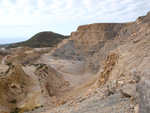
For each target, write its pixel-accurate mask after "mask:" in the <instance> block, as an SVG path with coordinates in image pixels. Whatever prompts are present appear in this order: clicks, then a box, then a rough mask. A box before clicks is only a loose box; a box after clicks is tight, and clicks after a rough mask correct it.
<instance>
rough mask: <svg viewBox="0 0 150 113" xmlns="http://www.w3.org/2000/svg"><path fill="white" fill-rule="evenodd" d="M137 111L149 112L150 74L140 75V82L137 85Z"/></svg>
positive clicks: (140, 112)
mask: <svg viewBox="0 0 150 113" xmlns="http://www.w3.org/2000/svg"><path fill="white" fill-rule="evenodd" d="M137 92H138V93H139V96H138V104H139V113H149V112H150V76H149V75H145V76H144V77H142V80H141V82H140V83H139V85H138V86H137Z"/></svg>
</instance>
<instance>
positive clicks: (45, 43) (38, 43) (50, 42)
mask: <svg viewBox="0 0 150 113" xmlns="http://www.w3.org/2000/svg"><path fill="white" fill-rule="evenodd" d="M68 37H69V36H63V35H60V34H57V33H53V32H40V33H37V34H35V35H34V36H33V37H31V38H30V39H29V40H27V41H24V42H19V43H15V44H12V45H10V46H9V47H11V48H15V47H19V46H29V47H33V48H36V47H37V48H39V47H54V46H56V45H57V44H58V43H60V42H61V41H62V40H63V39H65V38H68Z"/></svg>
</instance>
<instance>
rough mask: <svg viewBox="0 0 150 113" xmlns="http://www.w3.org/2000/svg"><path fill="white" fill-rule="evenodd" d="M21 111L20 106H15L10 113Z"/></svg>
mask: <svg viewBox="0 0 150 113" xmlns="http://www.w3.org/2000/svg"><path fill="white" fill-rule="evenodd" d="M20 111H21V109H20V108H18V107H16V108H15V109H14V110H13V111H11V112H10V113H19V112H20Z"/></svg>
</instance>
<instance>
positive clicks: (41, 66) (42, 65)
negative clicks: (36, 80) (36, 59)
mask: <svg viewBox="0 0 150 113" xmlns="http://www.w3.org/2000/svg"><path fill="white" fill-rule="evenodd" d="M44 66H46V64H39V65H38V67H37V68H36V71H37V70H39V69H41V68H43V67H44Z"/></svg>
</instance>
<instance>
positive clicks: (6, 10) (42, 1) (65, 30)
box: [0, 0, 150, 37]
mask: <svg viewBox="0 0 150 113" xmlns="http://www.w3.org/2000/svg"><path fill="white" fill-rule="evenodd" d="M148 11H150V2H149V0H122V1H121V0H0V20H1V21H0V25H1V26H0V29H3V28H5V27H4V26H7V27H9V26H10V29H11V28H12V26H13V27H14V28H17V29H18V28H19V27H20V28H21V29H23V27H24V26H32V29H30V30H31V31H32V32H33V33H35V32H37V31H40V30H41V31H42V30H55V31H56V32H58V33H62V34H70V32H71V31H74V30H75V29H76V28H77V27H78V26H79V25H82V24H90V23H102V22H129V21H134V20H135V19H136V18H137V17H138V16H140V15H145V14H146V13H147V12H148ZM18 26H19V27H18ZM24 28H26V29H23V31H20V32H22V35H23V34H24V33H25V31H26V30H28V29H27V28H28V27H24ZM60 28H61V29H60ZM37 29H38V30H37ZM13 31H14V30H13ZM55 31H54V32H55ZM13 34H15V31H14V33H13ZM28 34H29V35H32V34H31V32H30V33H28ZM16 35H17V31H16ZM1 36H2V35H1V33H0V37H1Z"/></svg>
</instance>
